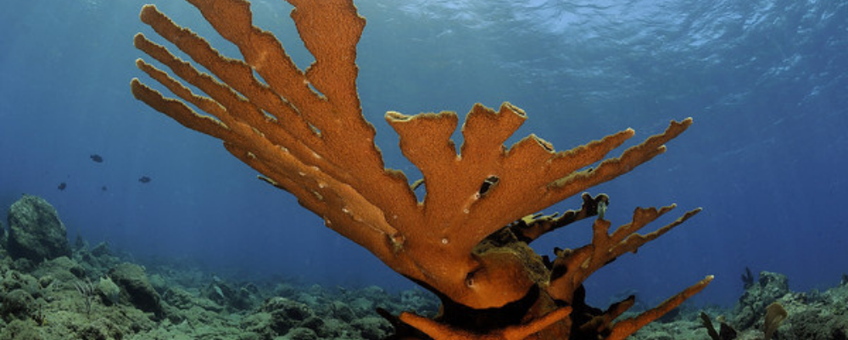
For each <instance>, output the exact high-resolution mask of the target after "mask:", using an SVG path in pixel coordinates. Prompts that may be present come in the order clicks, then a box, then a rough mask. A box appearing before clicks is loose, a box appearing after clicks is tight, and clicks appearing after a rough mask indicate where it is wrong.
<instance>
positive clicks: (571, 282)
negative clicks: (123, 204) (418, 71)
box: [131, 0, 708, 339]
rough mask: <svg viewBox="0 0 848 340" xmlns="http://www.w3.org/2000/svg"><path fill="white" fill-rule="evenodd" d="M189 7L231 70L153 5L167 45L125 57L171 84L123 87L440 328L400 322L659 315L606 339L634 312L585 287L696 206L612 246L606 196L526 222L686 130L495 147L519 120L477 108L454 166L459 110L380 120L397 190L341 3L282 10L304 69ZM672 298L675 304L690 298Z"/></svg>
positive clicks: (228, 10) (139, 39) (504, 330)
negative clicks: (355, 248) (558, 247)
mask: <svg viewBox="0 0 848 340" xmlns="http://www.w3.org/2000/svg"><path fill="white" fill-rule="evenodd" d="M187 1H188V2H189V3H191V4H192V5H194V6H195V7H196V8H197V9H198V10H200V12H201V14H202V15H203V17H204V18H205V19H206V20H207V21H208V22H209V23H210V24H211V25H212V27H213V28H214V29H215V30H216V31H217V32H218V33H219V34H220V35H221V36H222V37H223V38H224V39H226V40H228V41H230V42H232V43H233V44H234V45H235V46H236V47H237V48H238V50H239V52H240V54H241V58H230V57H227V56H225V55H223V54H222V53H220V52H219V51H217V50H216V49H215V48H213V47H212V45H211V44H210V43H209V42H207V41H206V40H205V39H204V38H202V37H200V36H199V35H197V34H196V33H194V32H192V31H191V30H190V29H188V28H184V27H181V26H179V25H178V24H176V23H175V22H173V21H172V20H171V19H170V18H169V17H167V16H166V15H165V14H163V13H161V12H160V11H159V10H158V9H156V7H154V6H152V5H147V6H144V7H143V8H142V11H141V14H140V18H141V20H142V21H143V22H144V23H146V24H147V25H149V26H150V27H152V28H153V30H154V31H155V32H156V33H157V34H158V35H159V36H161V37H162V38H163V39H164V40H165V41H167V42H168V43H169V44H168V46H165V45H159V44H157V43H155V42H153V41H152V40H150V39H148V38H147V37H146V36H144V35H143V34H138V35H136V37H135V40H134V43H135V46H136V47H137V48H138V49H140V50H141V51H143V52H144V53H146V54H147V55H148V56H150V57H151V58H152V59H153V60H155V63H156V65H163V66H164V67H163V68H167V70H169V71H165V70H162V69H159V68H157V66H156V65H154V64H153V63H149V62H147V61H144V60H141V59H139V60H138V61H137V62H136V65H137V66H138V68H139V69H141V70H142V71H143V72H144V73H145V74H146V75H147V76H148V77H149V78H150V79H152V80H154V81H156V82H158V83H160V84H162V86H163V87H164V88H167V89H168V90H169V91H170V92H171V93H173V95H174V96H176V98H167V97H165V95H163V94H162V93H160V92H159V91H157V90H155V89H152V88H150V87H148V86H147V85H145V84H144V83H143V82H142V81H141V80H139V79H133V80H132V82H131V88H132V93H133V95H134V96H135V97H136V98H137V99H139V100H141V101H143V102H144V103H146V104H147V105H149V106H151V107H152V108H154V109H156V110H157V111H160V112H162V113H164V114H165V115H167V116H169V117H171V118H173V119H174V120H176V121H177V122H179V123H180V124H182V125H183V126H185V127H188V128H190V129H193V130H196V131H199V132H201V133H204V134H208V135H211V136H213V137H215V138H218V139H220V140H222V141H223V143H224V147H225V148H226V149H227V150H228V151H229V152H230V153H232V154H233V155H234V156H235V157H237V158H238V159H240V160H241V161H242V162H244V163H245V164H247V165H249V166H251V167H252V168H253V169H255V170H256V171H258V172H259V173H260V174H262V176H260V179H262V180H264V181H265V182H267V183H269V184H271V185H274V186H275V187H278V188H281V189H283V190H286V191H288V192H290V193H291V194H293V195H294V196H296V197H297V198H298V202H299V203H300V204H301V205H303V206H304V207H306V208H307V209H309V210H310V211H312V212H314V213H315V214H317V215H319V216H321V217H322V218H323V219H324V222H325V224H326V225H327V226H328V227H329V228H331V229H333V230H334V231H336V232H338V233H340V234H341V235H343V236H345V237H347V238H348V239H350V240H352V241H354V242H356V243H357V244H359V245H361V246H363V247H365V248H366V249H368V250H369V251H371V252H372V253H374V254H375V255H376V256H377V257H378V258H379V259H380V260H382V261H383V262H384V263H386V264H387V265H388V266H390V267H391V268H392V269H393V270H395V271H396V272H398V273H400V274H402V275H404V276H406V277H408V278H410V279H411V280H414V281H415V282H417V283H419V284H421V285H423V286H424V287H426V288H427V289H430V290H431V291H433V292H434V293H436V294H438V295H439V296H440V297H441V298H442V301H443V306H444V308H443V313H442V314H441V315H440V316H439V317H437V318H436V319H434V320H429V319H425V318H421V317H418V316H415V315H414V314H403V315H401V317H400V320H402V321H403V322H405V323H406V324H408V325H411V326H413V327H416V328H418V329H419V330H420V331H423V332H424V333H427V334H430V336H433V337H434V338H437V339H459V338H463V339H524V338H533V339H554V338H562V339H565V338H569V337H571V333H570V332H572V330H579V331H580V332H582V333H581V335H579V336H581V337H583V336H587V337H592V338H597V337H599V336H603V335H605V334H607V333H609V332H610V329H612V332H613V333H614V334H625V333H626V332H628V331H630V330H632V329H634V328H638V327H641V326H642V325H644V324H645V323H646V322H645V321H644V320H653V318H655V316H658V315H659V314H660V313H664V312H665V311H667V309H666V307H665V306H668V305H670V304H664V305H661V307H658V308H659V309H656V312H651V314H649V315H648V316H644V317H640V318H637V320H636V321H633V322H629V323H619V324H616V325H615V327H617V328H615V327H614V328H610V323H611V322H612V319H614V318H615V317H617V316H618V315H620V314H621V312H623V311H624V310H626V309H627V307H629V306H630V305H632V301H628V300H626V301H624V302H622V303H621V304H619V305H616V306H615V308H611V309H610V310H608V311H607V312H605V313H599V312H596V310H595V309H592V308H590V307H588V306H586V305H585V303H584V302H583V295H584V292H583V289H582V282H583V281H584V280H585V279H586V278H587V277H588V276H589V275H591V274H592V273H593V272H594V271H595V270H597V269H599V268H601V267H602V266H604V265H605V264H607V263H609V262H611V261H613V260H614V259H615V258H616V257H618V256H620V255H621V254H623V253H625V252H635V251H636V249H638V248H639V247H640V246H641V245H643V244H645V243H646V242H648V241H650V240H653V239H655V238H657V237H659V236H660V235H662V234H664V233H665V232H667V231H669V230H670V229H672V228H673V227H675V226H677V225H679V224H680V223H682V222H683V221H684V220H686V219H687V218H689V217H691V216H692V215H694V214H695V213H697V212H698V211H699V209H696V210H693V211H690V212H688V213H686V214H685V215H684V216H683V217H681V218H679V219H678V220H677V221H675V222H673V223H671V224H669V225H667V226H665V227H662V228H659V229H658V230H656V231H654V232H652V233H648V234H645V235H640V234H637V233H636V232H637V231H638V230H639V229H641V228H642V227H644V226H645V225H646V224H647V223H649V222H651V221H653V220H654V219H656V218H658V217H659V216H660V215H662V214H664V213H666V212H667V211H669V210H671V208H673V206H669V207H665V208H662V209H659V210H658V209H653V208H652V209H637V210H636V212H634V217H633V221H632V222H631V223H629V224H627V225H624V226H622V227H620V228H618V229H616V230H615V231H614V232H613V233H612V234H609V233H608V231H609V226H610V222H608V221H606V220H604V219H603V217H604V214H603V210H604V208H605V206H606V204H608V202H609V198H608V197H607V196H606V195H603V194H601V195H598V196H595V197H592V196H590V195H588V194H584V195H583V204H582V207H581V208H580V209H579V210H571V211H567V212H565V213H563V214H562V215H548V216H543V215H541V214H540V213H539V212H540V211H542V210H543V209H546V208H548V207H550V206H551V205H553V204H555V203H558V202H560V201H562V200H564V199H567V198H569V197H571V196H573V195H577V194H578V193H580V192H582V191H585V190H587V189H589V188H591V187H593V186H595V185H598V184H600V183H603V182H606V181H609V180H612V179H614V178H616V177H618V176H620V175H622V174H624V173H627V172H629V171H631V170H633V169H634V168H636V167H637V166H639V165H641V164H643V163H645V162H647V161H649V160H651V159H652V158H653V157H655V156H657V155H659V154H661V153H663V152H665V150H666V149H665V145H664V144H665V143H667V142H668V141H670V140H671V139H674V138H675V137H677V136H678V135H679V134H680V133H682V132H683V131H685V130H686V129H687V128H688V127H689V126H690V125H691V124H692V119H691V118H689V119H685V120H683V121H681V122H675V121H672V122H671V123H670V124H669V127H668V128H667V129H666V130H665V131H664V132H662V133H660V134H657V135H654V136H651V137H649V138H648V139H646V140H645V141H644V142H642V143H641V144H638V145H636V146H633V147H630V148H628V149H626V150H625V151H624V152H623V153H622V154H621V155H620V156H618V157H617V158H608V159H605V157H607V155H608V154H609V153H610V152H612V150H614V149H616V148H618V147H620V146H621V145H622V144H623V143H624V142H625V141H627V140H628V139H629V138H631V137H633V135H634V134H635V132H634V131H633V130H632V129H625V130H622V131H620V132H617V133H613V134H610V135H608V136H606V137H603V138H602V139H599V140H595V141H592V142H590V143H587V144H585V145H582V146H577V147H575V148H572V149H570V150H566V151H559V152H558V151H556V150H555V149H554V147H553V146H552V145H551V144H550V143H548V142H546V141H545V140H543V139H541V138H539V137H537V136H535V135H532V134H531V135H529V136H527V137H525V138H524V139H521V140H520V141H518V142H516V143H515V144H513V145H511V146H507V145H505V144H504V143H506V141H507V140H508V139H509V138H510V137H511V136H512V135H513V133H515V131H516V130H517V129H518V128H519V127H520V126H521V124H522V123H523V122H524V121H525V120H526V119H527V114H526V113H525V112H524V111H523V110H521V109H520V108H518V107H516V106H514V105H512V104H510V103H508V102H505V103H503V104H502V105H501V106H500V108H499V109H498V110H497V111H495V110H493V109H491V108H487V107H484V106H483V105H480V104H476V105H474V106H473V107H472V108H471V110H470V112H469V113H468V115H467V116H466V118H465V122H464V124H463V125H462V128H461V129H462V135H463V144H462V146H461V147H460V148H459V153H457V151H456V148H455V145H454V142H453V141H452V140H451V136H452V135H453V134H454V133H455V131H456V129H457V127H458V125H459V117H458V115H457V114H456V113H454V112H441V113H428V114H419V115H414V116H408V115H404V114H401V113H398V112H388V113H387V114H386V120H387V122H388V123H389V124H390V125H391V126H392V128H393V129H394V130H395V131H396V132H397V133H398V135H399V136H400V149H401V151H402V152H403V154H404V155H405V156H406V157H407V158H408V159H409V160H410V161H411V162H412V163H413V164H414V165H415V166H416V167H417V168H418V170H420V171H421V173H422V174H423V177H424V178H423V179H422V180H421V181H417V182H415V183H414V184H412V185H410V184H409V182H408V180H407V178H406V176H405V175H404V174H403V173H402V172H400V171H396V170H391V169H386V168H385V164H384V162H383V159H382V154H381V152H380V150H379V149H378V148H377V146H376V145H375V144H374V137H375V130H374V127H373V126H372V125H371V124H370V123H369V122H368V121H367V120H366V119H365V118H364V117H363V115H362V110H361V107H360V101H359V96H358V93H357V89H356V77H357V74H358V68H357V65H356V63H355V61H356V45H357V43H358V42H359V38H360V35H361V34H362V31H363V28H364V25H365V20H364V18H362V17H360V16H359V14H358V13H357V11H356V7H354V6H353V4H352V2H351V1H350V0H321V1H314V0H289V2H290V3H291V4H292V5H294V10H293V11H292V13H291V17H292V19H293V20H294V23H295V26H296V28H297V30H298V33H299V34H300V37H301V38H302V40H303V43H304V45H305V46H306V49H307V50H308V51H309V52H310V53H311V54H312V56H313V57H314V58H315V61H314V62H313V63H312V64H311V65H309V66H308V67H305V68H303V69H301V68H299V67H298V66H297V65H295V63H294V62H293V61H292V60H291V58H290V57H289V56H288V55H287V54H286V50H285V48H284V47H283V44H282V43H280V42H279V41H278V40H277V39H276V38H275V37H274V36H273V35H272V34H271V33H270V32H267V31H264V30H262V29H260V28H258V27H256V26H253V24H252V13H251V11H250V4H249V3H248V2H247V1H244V0H187ZM169 47H175V48H177V49H179V50H180V51H182V52H183V53H184V54H185V55H187V56H188V57H189V58H190V59H191V60H182V59H180V58H178V57H177V56H175V54H174V53H173V52H171V51H169ZM202 70H206V71H202ZM207 72H208V73H207ZM193 89H196V90H197V91H198V93H195V92H194V91H195V90H193ZM195 109H198V110H199V111H203V112H205V114H204V113H198V112H196V111H195ZM420 185H423V186H424V187H425V189H426V190H425V195H424V197H423V199H422V200H421V201H420V202H419V201H418V199H417V198H416V196H415V193H414V192H413V190H414V188H416V187H418V186H420ZM596 215H597V216H599V219H597V220H596V221H595V223H594V226H593V228H594V238H593V240H592V243H591V244H589V245H586V246H584V247H581V248H579V249H576V250H566V251H560V252H559V253H558V256H557V258H556V259H555V260H554V262H553V263H550V262H549V261H543V259H542V258H541V257H540V256H539V255H537V254H536V253H535V252H534V251H533V249H532V248H530V247H529V246H528V243H529V242H532V241H533V240H535V239H536V238H538V237H540V236H541V235H543V234H546V233H549V232H551V231H553V230H556V229H558V228H561V227H562V226H565V225H567V224H570V223H573V222H575V221H578V220H581V219H584V218H587V217H591V216H596ZM706 282H708V281H706ZM706 282H703V283H702V284H700V285H699V286H697V287H700V288H703V286H705V285H706ZM696 290H700V289H696ZM690 291H691V292H692V293H691V294H694V291H695V290H691V289H690V290H687V291H686V292H690ZM681 294H682V295H679V296H678V297H676V298H675V299H676V300H674V301H678V300H679V301H682V299H685V298H687V297H688V296H690V295H691V294H690V293H686V294H683V293H681ZM678 303H679V302H678ZM578 310H579V311H580V314H581V316H580V319H572V317H571V314H570V313H571V312H572V311H575V312H576V311H578ZM585 315H590V316H591V317H590V318H589V319H590V321H586V320H584V319H585ZM578 320H579V321H578ZM575 322H580V323H581V324H577V325H574V324H573V323H575ZM647 322H649V321H647ZM619 325H621V326H619ZM398 328H399V329H398V332H399V333H402V332H404V329H408V327H398ZM413 333H414V332H413ZM419 334H420V333H416V334H412V335H410V336H412V337H414V336H418V335H419ZM616 336H618V335H616Z"/></svg>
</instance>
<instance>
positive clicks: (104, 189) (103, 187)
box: [100, 185, 109, 191]
mask: <svg viewBox="0 0 848 340" xmlns="http://www.w3.org/2000/svg"><path fill="white" fill-rule="evenodd" d="M100 190H102V191H106V190H109V189H108V188H106V186H105V185H104V186H102V187H100Z"/></svg>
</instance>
